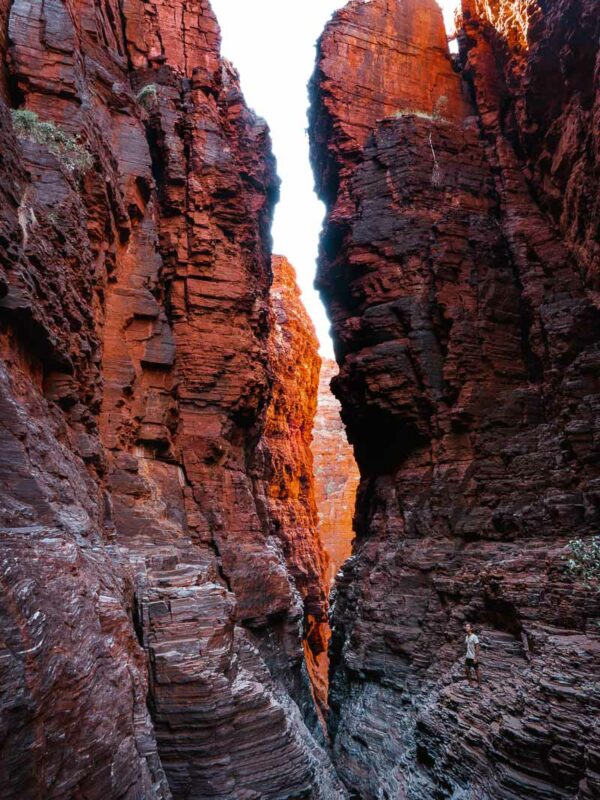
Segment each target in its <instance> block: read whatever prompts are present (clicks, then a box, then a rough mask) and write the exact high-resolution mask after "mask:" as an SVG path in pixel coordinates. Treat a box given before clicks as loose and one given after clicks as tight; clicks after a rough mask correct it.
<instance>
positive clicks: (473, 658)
mask: <svg viewBox="0 0 600 800" xmlns="http://www.w3.org/2000/svg"><path fill="white" fill-rule="evenodd" d="M465 631H466V632H467V635H466V637H465V647H466V648H467V658H466V660H465V672H466V673H467V680H468V681H469V685H470V684H471V683H472V680H471V670H475V675H476V676H477V684H478V686H481V672H480V670H479V638H478V637H477V636H476V635H475V633H474V631H473V626H472V625H471V624H470V623H469V622H467V624H466V625H465Z"/></svg>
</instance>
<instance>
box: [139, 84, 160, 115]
mask: <svg viewBox="0 0 600 800" xmlns="http://www.w3.org/2000/svg"><path fill="white" fill-rule="evenodd" d="M137 101H138V103H139V104H140V105H141V106H142V107H143V108H145V109H146V111H149V110H150V109H151V108H152V107H153V106H155V105H156V103H157V101H158V88H157V86H156V84H155V83H149V84H148V85H147V86H144V87H143V88H142V89H140V91H139V92H138V94H137Z"/></svg>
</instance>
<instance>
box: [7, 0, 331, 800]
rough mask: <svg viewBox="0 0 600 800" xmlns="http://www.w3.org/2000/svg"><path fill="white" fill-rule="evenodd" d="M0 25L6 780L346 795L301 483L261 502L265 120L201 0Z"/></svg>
mask: <svg viewBox="0 0 600 800" xmlns="http://www.w3.org/2000/svg"><path fill="white" fill-rule="evenodd" d="M0 21H1V22H2V23H3V27H2V33H1V36H0V45H2V48H3V50H2V75H1V79H0V87H1V94H2V102H1V103H0V123H1V131H0V136H1V140H2V145H1V147H2V159H1V161H0V170H1V171H2V180H1V182H0V185H1V190H0V191H1V193H2V197H1V200H2V202H1V218H0V224H1V235H0V248H1V263H2V268H1V270H0V347H1V353H2V359H1V361H0V380H1V381H2V390H1V391H0V488H1V492H2V493H1V495H0V524H1V526H2V527H1V529H0V536H1V540H2V541H1V556H2V557H1V561H0V564H1V567H0V569H1V572H0V581H1V585H2V591H1V594H0V656H1V657H0V677H1V678H2V680H1V686H2V690H1V691H2V694H1V696H0V697H1V699H0V712H1V713H0V785H1V786H2V796H3V798H7V799H8V798H20V799H22V798H38V797H39V798H44V800H52V799H53V798H65V799H66V798H74V797H86V798H103V799H104V798H114V799H115V800H116V799H117V798H128V799H129V798H131V799H133V798H139V799H140V800H141V798H144V800H149V798H165V800H166V798H170V797H174V798H203V797H212V798H222V800H225V798H229V799H230V800H234V799H235V800H244V799H245V800H250V798H259V797H260V798H273V800H274V799H275V798H284V797H285V798H291V797H305V796H311V797H316V798H317V797H323V798H329V797H338V796H341V790H340V789H339V785H338V783H337V780H336V778H335V777H334V775H333V773H332V770H331V767H330V765H329V763H328V759H327V756H326V755H325V752H324V750H322V748H321V747H320V745H318V744H317V741H316V738H315V737H317V738H322V737H321V736H320V733H319V729H318V724H317V721H316V720H317V712H316V708H315V705H314V703H313V701H312V695H311V685H310V681H309V674H308V670H307V666H306V659H305V657H304V649H305V648H306V650H307V652H308V653H309V654H310V655H311V657H312V658H318V657H320V655H321V653H322V647H323V636H322V635H321V636H319V635H317V634H318V633H319V631H321V633H322V625H323V621H324V619H325V615H326V600H325V592H324V589H323V586H324V581H325V578H324V575H323V570H324V568H325V567H324V562H323V556H322V552H321V551H320V549H318V547H317V546H316V540H315V537H314V528H313V527H312V524H313V523H312V518H313V515H314V509H313V505H312V501H311V500H310V487H309V486H308V487H304V489H305V491H304V493H303V494H298V496H297V497H295V502H296V506H295V508H296V513H297V517H294V516H293V514H292V512H291V511H290V513H289V514H287V515H286V514H285V513H283V512H282V513H279V516H278V509H277V503H276V502H275V500H276V498H274V492H273V487H274V476H273V473H272V471H271V470H270V469H267V466H268V464H267V463H266V459H265V453H266V452H269V453H271V454H272V455H273V454H275V453H277V448H278V444H277V442H271V443H270V442H269V436H268V435H267V434H266V432H265V426H266V427H267V428H269V426H271V433H272V436H274V435H275V433H276V432H275V431H274V430H273V428H274V426H273V420H274V419H276V417H277V412H275V411H274V410H273V409H274V406H273V402H274V401H273V400H272V391H273V386H274V385H275V386H277V385H278V382H279V384H280V383H281V382H282V381H285V380H287V379H288V376H287V374H286V375H282V374H281V370H282V369H283V364H282V362H278V361H270V358H271V357H272V356H273V352H271V353H270V347H271V345H270V342H272V341H273V340H272V336H274V335H280V334H277V333H273V327H274V323H273V319H274V313H276V314H279V315H281V314H283V313H286V312H285V311H284V310H282V309H284V308H285V303H286V302H287V300H288V297H287V296H286V297H284V298H282V299H281V301H278V304H277V306H276V308H275V310H273V308H272V307H271V301H270V296H269V293H270V286H271V280H272V270H271V252H270V246H271V244H270V234H269V227H270V221H271V213H272V208H273V203H274V201H275V200H276V197H277V189H278V184H277V178H276V176H275V171H274V161H273V158H272V156H271V153H270V144H269V136H268V131H267V128H266V125H265V123H264V122H263V121H262V120H260V119H258V118H256V116H255V115H254V114H253V113H252V112H251V111H249V110H248V109H247V107H246V106H245V104H244V101H243V97H242V95H241V93H240V89H239V84H238V80H237V75H236V74H235V72H234V70H233V69H232V68H231V66H230V65H229V64H228V63H227V62H225V61H223V60H222V59H221V58H220V56H219V38H220V37H219V29H218V25H217V22H216V20H215V18H214V16H213V14H212V12H211V10H210V6H209V5H208V3H207V2H204V0H200V1H199V2H194V3H180V2H177V1H171V2H169V0H154V1H153V2H150V3H148V2H141V0H124V1H123V2H117V0H109V2H106V3H96V2H93V0H78V1H77V2H76V0H68V1H67V2H46V3H31V2H26V1H25V0H13V2H11V3H2V4H0ZM7 106H10V107H12V110H13V113H12V116H13V121H14V123H15V126H14V128H13V125H11V109H10V108H8V107H7ZM15 112H17V113H15ZM23 112H33V114H31V113H30V114H27V113H25V114H24V113H23ZM34 114H37V118H36V117H35V116H34ZM15 132H17V133H18V134H19V135H18V138H17V136H16V135H15ZM290 291H291V290H290ZM288 294H289V292H288ZM287 313H289V314H290V315H291V316H293V315H294V314H295V313H296V312H295V311H294V309H292V310H290V311H289V312H287ZM301 322H302V320H300V321H299V322H298V325H300V324H301ZM295 332H296V331H294V333H295ZM281 335H283V334H281ZM311 342H312V340H311V334H310V332H308V333H306V334H305V338H304V339H303V343H302V345H300V347H301V348H302V347H304V349H305V350H306V352H307V353H309V352H311V355H310V356H309V358H310V359H312V361H310V364H312V372H311V373H310V376H309V377H310V380H308V378H307V380H306V383H305V390H306V394H307V396H308V395H309V393H310V391H311V390H312V389H311V387H312V386H313V384H314V383H315V381H316V372H315V369H316V367H315V365H316V359H317V356H316V353H314V348H313V351H311V346H312V345H311ZM293 346H294V347H295V346H296V345H293ZM290 347H292V345H290ZM307 357H308V356H307ZM307 369H308V370H309V371H310V369H311V368H310V366H309V367H307ZM311 381H312V383H311ZM312 403H313V405H314V400H313V401H312ZM312 410H313V409H312V406H311V403H310V402H309V400H308V399H307V398H305V405H304V406H302V407H300V406H298V407H297V408H296V409H295V411H296V415H297V418H298V419H297V421H298V425H299V427H302V426H304V428H303V429H306V428H307V427H308V426H309V425H310V415H311V413H312ZM303 411H305V412H306V419H301V416H302V413H303ZM301 455H302V454H301V453H300V451H299V450H298V452H296V451H295V450H290V451H289V453H288V464H289V468H290V473H291V475H292V478H293V479H294V480H296V479H297V480H298V481H299V482H302V481H303V480H305V479H306V476H307V470H308V467H307V463H302V464H300V465H297V464H296V462H295V459H296V458H297V457H299V456H301ZM274 458H275V457H274V455H273V460H274ZM305 504H306V508H304V505H305ZM291 507H292V506H291V505H290V506H289V508H290V509H291ZM279 510H281V509H279ZM302 515H304V516H302ZM291 525H293V526H294V527H293V529H292V528H290V527H289V526H291ZM303 525H306V529H304V528H303V527H302V526H303ZM304 535H306V540H305V541H304V539H303V537H304ZM313 546H314V547H315V550H314V551H313V549H312V548H313ZM315 631H316V632H317V633H315ZM309 728H310V729H312V732H311V730H309ZM313 733H314V735H313Z"/></svg>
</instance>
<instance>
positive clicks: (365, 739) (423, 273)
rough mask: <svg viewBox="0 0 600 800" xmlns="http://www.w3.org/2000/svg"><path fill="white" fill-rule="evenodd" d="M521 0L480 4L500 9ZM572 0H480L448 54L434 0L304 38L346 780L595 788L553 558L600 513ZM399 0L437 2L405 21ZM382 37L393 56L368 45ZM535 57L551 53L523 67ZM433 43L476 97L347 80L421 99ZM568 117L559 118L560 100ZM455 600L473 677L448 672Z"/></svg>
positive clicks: (595, 769)
mask: <svg viewBox="0 0 600 800" xmlns="http://www.w3.org/2000/svg"><path fill="white" fill-rule="evenodd" d="M523 5H525V6H527V5H529V6H532V5H533V4H508V3H506V4H502V8H503V9H504V11H503V14H504V16H505V17H507V16H508V17H514V14H515V13H516V11H518V8H520V7H522V6H523ZM592 5H593V4H589V5H587V6H586V5H585V4H579V3H575V2H564V3H557V4H550V6H551V7H548V8H547V10H546V11H544V10H543V8H542V6H541V5H539V6H538V7H537V8H536V17H535V24H533V23H532V24H531V25H530V26H529V27H528V28H527V34H526V37H527V39H526V42H527V46H523V40H519V39H518V37H517V38H516V39H513V38H512V37H511V35H508V36H506V37H505V36H504V31H505V30H506V29H503V28H502V26H500V25H498V26H497V27H496V28H495V33H494V32H493V31H492V30H491V26H492V25H494V24H495V23H496V22H497V20H498V16H497V11H498V6H497V5H494V4H488V5H487V6H486V7H485V8H488V9H491V11H490V18H487V21H486V18H483V19H482V18H481V17H479V18H477V19H475V18H474V17H473V16H471V17H470V18H468V19H467V17H466V14H465V29H464V32H463V33H462V34H461V41H462V63H463V64H464V65H465V69H464V73H463V74H462V76H461V75H458V74H456V72H455V71H454V67H453V64H452V62H451V60H450V58H449V57H448V56H447V55H444V49H445V43H444V40H443V31H442V26H441V15H440V12H439V10H438V9H437V8H436V7H435V5H434V3H427V2H426V3H421V4H419V9H418V12H417V11H416V10H415V6H414V5H413V4H412V3H411V2H407V3H399V4H395V3H388V2H385V0H374V2H372V3H369V4H364V5H363V4H359V3H350V4H349V5H348V6H347V7H346V9H345V10H344V11H342V12H340V13H338V14H337V15H335V16H334V19H333V21H332V22H331V23H330V24H329V26H328V27H327V29H326V31H325V33H324V35H323V37H322V39H321V41H320V43H319V48H318V55H317V68H316V72H315V79H314V83H313V88H312V92H313V106H312V111H311V139H312V148H313V162H314V166H315V170H316V179H317V185H318V186H319V187H320V191H321V194H322V197H323V198H324V200H325V201H326V202H327V204H328V216H327V220H326V225H325V230H324V233H323V238H322V243H321V256H320V266H319V277H318V282H319V286H320V289H321V293H322V296H323V298H324V300H325V302H326V304H327V305H328V307H329V311H330V314H331V317H332V322H333V331H334V337H335V341H336V353H337V356H338V362H339V364H340V376H339V378H337V379H335V380H334V390H335V393H336V394H337V396H338V397H339V398H340V400H341V402H342V406H343V418H344V422H345V423H346V426H347V429H348V432H349V438H350V441H351V442H352V444H353V445H354V448H355V452H356V455H357V461H358V464H359V468H360V471H361V485H360V489H359V495H358V507H357V518H356V527H357V540H356V543H355V547H354V557H353V558H352V559H351V560H350V562H348V564H347V566H346V567H345V569H344V572H343V575H342V577H341V578H340V579H338V581H337V588H336V593H335V598H336V599H335V605H334V616H333V644H332V650H331V691H330V706H331V709H332V715H331V719H330V730H331V734H332V737H333V740H334V755H335V760H336V765H337V768H338V771H339V773H340V775H341V776H342V778H343V780H344V781H345V783H346V784H347V786H348V787H349V789H350V791H351V795H352V796H353V797H360V798H361V799H362V800H372V799H373V800H374V799H375V798H380V797H390V798H391V797H394V798H395V797H407V798H413V800H415V799H416V798H419V799H421V798H422V799H423V800H425V798H428V799H429V798H432V797H440V798H455V799H456V798H462V797H465V798H466V797H477V798H478V800H486V799H488V798H490V799H491V798H493V799H494V800H500V799H502V800H508V798H510V799H511V800H516V798H528V800H531V799H532V798H534V799H535V800H542V798H549V797H553V798H559V797H561V798H573V799H574V800H575V798H577V800H583V798H586V799H587V798H592V797H596V796H598V795H599V794H600V762H599V761H598V753H599V751H600V747H599V744H600V743H599V741H598V736H597V731H596V728H595V727H594V720H595V718H596V716H597V702H598V693H597V675H598V670H599V668H600V638H599V634H598V628H597V625H596V622H597V618H598V615H599V613H600V606H599V600H598V597H597V595H595V594H594V593H593V592H591V591H590V590H589V589H587V588H586V586H585V585H584V584H582V583H581V582H579V581H576V580H574V579H573V578H572V577H571V576H570V575H569V574H568V572H567V571H566V568H565V567H566V565H565V559H564V553H565V550H564V548H565V545H566V544H567V542H568V541H569V540H570V539H572V538H574V537H578V536H580V537H584V538H585V537H588V536H590V535H592V534H594V533H596V532H597V530H598V521H599V519H598V517H599V507H598V502H597V501H598V497H597V485H598V478H599V475H598V463H599V459H598V451H597V444H598V430H599V428H598V425H599V420H600V414H599V408H598V390H599V388H600V387H599V384H598V376H599V375H600V370H599V369H598V367H599V366H600V362H599V360H598V352H599V351H598V336H599V333H600V314H599V311H598V307H597V305H595V303H594V295H593V294H590V293H589V292H588V286H590V285H591V284H588V285H587V286H586V280H587V279H589V278H588V277H587V276H589V275H590V272H593V269H592V270H590V265H592V267H593V266H595V265H596V266H597V256H596V248H597V229H596V228H595V227H594V225H595V222H594V213H593V210H594V203H595V199H594V200H593V201H592V202H591V203H586V202H585V201H584V199H583V198H595V197H596V194H597V191H596V189H595V186H596V183H595V182H596V180H597V175H596V173H595V172H594V171H593V169H590V168H589V164H590V163H593V159H594V157H595V156H594V153H595V150H594V147H593V143H594V142H595V138H594V137H595V136H597V124H596V125H595V124H594V120H593V114H594V113H595V112H594V111H593V110H592V106H591V105H590V103H589V98H590V94H591V93H593V92H591V87H592V86H595V85H596V84H594V80H595V78H594V72H593V68H594V64H595V63H597V61H596V59H597V37H596V38H594V36H593V35H592V34H593V31H594V30H595V27H594V26H596V25H597V14H596V15H594V13H593V10H592ZM555 6H556V7H555ZM559 9H560V11H559ZM414 14H418V15H422V14H428V15H430V16H431V18H432V19H436V20H437V22H436V23H435V24H433V23H431V24H430V25H429V26H426V27H424V28H417V26H416V24H408V23H405V22H404V20H405V19H406V16H407V15H408V16H411V15H414ZM417 18H419V17H417ZM365 24H367V25H368V31H367V32H365V30H364V27H365ZM579 24H583V25H584V26H586V27H585V30H586V31H587V33H588V34H590V35H589V36H588V35H587V34H586V35H585V40H584V34H581V36H580V35H579V33H578V28H579ZM590 24H591V27H590ZM511 25H512V23H511ZM509 27H510V26H509ZM390 29H393V30H394V31H395V34H394V37H395V38H393V39H391V40H390V39H389V38H388V35H387V32H388V31H389V30H390ZM511 30H512V27H511ZM499 37H500V38H501V39H502V41H499ZM576 42H577V43H578V44H579V49H578V52H577V55H575V50H574V45H575V43H576ZM340 43H343V46H341V44H340ZM396 47H398V49H401V50H402V51H403V52H405V53H407V55H406V58H407V59H408V60H410V61H412V65H411V66H410V67H407V66H405V67H404V69H403V70H401V69H400V67H398V68H395V67H393V65H392V67H390V63H391V62H390V58H389V57H388V50H389V49H390V48H392V49H394V48H396ZM355 51H356V52H358V53H360V54H361V55H360V59H358V57H356V58H355V56H354V52H355ZM500 53H503V54H504V56H503V57H502V58H501V57H500V55H499V54H500ZM557 54H558V55H557ZM556 59H558V60H559V63H560V64H562V65H563V67H566V65H569V64H570V65H571V66H572V67H573V69H571V70H570V71H567V72H562V73H561V72H560V70H559V72H558V73H555V72H552V71H551V72H550V76H551V77H550V80H549V81H548V82H547V83H546V84H542V76H543V75H544V74H545V69H546V67H545V63H546V62H547V61H548V60H550V62H552V63H556ZM363 64H367V65H368V68H366V69H365V68H364V67H363V66H362V65H363ZM431 64H436V65H437V69H439V70H443V74H444V81H445V82H446V83H454V85H455V88H454V90H453V91H452V92H449V95H450V96H459V95H460V92H461V82H462V84H463V86H464V83H465V81H468V82H469V83H470V88H471V92H472V97H473V98H474V101H475V102H476V105H474V106H473V107H472V108H471V109H469V107H468V104H467V101H466V100H465V102H464V104H463V105H460V104H459V103H450V104H449V111H448V112H444V113H442V114H440V115H430V116H427V114H426V113H420V114H402V115H400V116H397V115H395V114H390V113H388V110H387V107H386V104H385V102H382V103H379V104H378V106H377V109H378V110H377V113H376V114H374V115H373V114H370V113H369V112H368V111H365V109H364V104H363V103H356V104H355V105H352V104H348V103H347V102H346V101H345V99H344V98H348V97H351V96H352V93H353V91H354V87H355V86H356V85H357V84H360V86H361V87H364V86H365V84H366V85H368V86H372V87H375V89H374V90H375V91H377V92H380V91H381V88H380V87H386V86H388V85H389V83H390V81H392V78H393V77H395V78H396V79H397V80H398V82H399V88H395V89H394V93H393V103H394V105H399V106H402V105H405V106H406V107H408V108H410V107H411V106H413V104H415V103H416V102H419V103H420V104H421V105H420V108H419V109H415V110H418V111H421V112H427V110H428V107H427V105H426V101H427V98H428V97H429V87H430V86H431V78H430V69H431ZM519 65H520V68H519V70H517V72H518V75H519V81H522V82H521V83H519V82H515V81H514V80H513V82H512V83H511V82H510V81H508V78H510V77H511V75H512V76H513V77H514V75H515V72H513V70H514V69H516V67H517V66H519ZM575 65H576V66H575ZM391 68H393V70H394V74H393V76H390V75H383V76H382V75H381V74H380V73H381V70H389V69H391ZM419 74H420V75H422V76H423V86H422V87H421V96H419V93H418V92H417V93H416V94H415V86H414V80H413V78H412V77H411V76H414V75H419ZM534 75H535V76H537V77H536V79H535V80H536V81H537V83H536V89H535V93H534V94H532V93H531V86H532V84H531V82H530V81H532V80H533V76H534ZM403 76H406V78H405V85H406V89H405V91H406V100H404V99H403V96H402V82H403ZM596 77H597V76H596ZM563 86H564V87H566V88H565V89H564V91H563V88H562V87H563ZM523 92H524V93H525V95H526V96H527V98H526V102H525V104H524V103H523ZM360 93H361V96H362V94H364V93H365V90H364V88H361V90H360ZM415 98H416V99H415ZM557 98H558V100H557ZM569 98H570V99H569ZM586 98H587V99H586ZM563 102H564V103H566V105H564V106H563V105H562V103H563ZM379 109H383V113H381V112H380V111H379ZM550 109H553V110H552V111H550ZM577 109H579V110H577ZM354 115H355V116H354ZM382 117H384V118H382ZM439 117H443V118H442V119H440V118H439ZM575 118H576V119H577V120H578V125H580V128H579V129H578V131H579V133H577V134H576V133H575V132H574V133H573V136H572V137H570V136H569V134H567V133H566V132H564V133H563V129H562V128H561V121H562V123H564V124H571V123H570V122H569V121H573V119H575ZM507 121H508V122H507ZM365 126H366V128H368V130H366V131H365ZM554 126H557V127H554ZM358 128H360V130H362V131H363V135H362V137H360V138H358V137H356V139H355V141H354V143H353V144H352V152H351V157H350V158H349V145H348V135H347V131H348V129H358ZM558 131H561V134H560V135H557V132H558ZM520 142H524V143H527V147H525V145H521V144H520ZM562 154H568V155H567V162H565V163H570V164H573V167H574V168H573V171H570V172H569V170H566V171H565V172H564V173H563V172H562V170H561V168H560V167H558V164H559V163H560V162H561V159H562ZM552 164H554V166H555V167H556V168H557V169H554V167H553V166H552ZM557 187H558V188H557ZM563 191H564V192H565V194H564V199H563V200H559V201H558V202H554V203H553V202H552V197H553V196H555V195H556V196H558V195H559V194H560V193H561V192H563ZM575 219H577V220H578V223H577V224H576V225H575V226H574V225H573V222H574V220H575ZM467 620H470V621H472V622H473V623H474V624H475V625H476V628H477V630H478V631H479V632H480V635H481V642H482V669H483V675H484V686H483V689H482V691H481V692H479V691H478V690H476V689H475V688H470V687H469V686H468V685H467V683H466V681H465V680H464V676H463V657H464V652H463V651H464V644H463V640H464V633H463V625H464V623H465V621H467Z"/></svg>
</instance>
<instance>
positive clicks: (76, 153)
mask: <svg viewBox="0 0 600 800" xmlns="http://www.w3.org/2000/svg"><path fill="white" fill-rule="evenodd" d="M12 121H13V129H14V131H15V133H16V135H17V137H18V138H19V139H27V140H28V141H30V142H37V144H41V145H43V146H44V147H46V148H47V149H48V151H49V152H50V153H52V154H53V155H55V156H56V157H57V158H58V160H59V161H60V163H61V164H62V166H63V167H64V168H65V169H66V170H67V171H68V172H70V173H72V174H78V175H81V174H83V173H84V172H87V171H88V170H90V169H91V168H92V167H93V165H94V157H93V156H92V154H91V153H90V151H89V150H88V149H87V148H86V147H85V145H84V144H82V143H81V142H80V141H79V140H78V139H76V138H75V137H74V136H71V135H70V134H68V133H66V132H65V131H63V130H62V128H59V127H58V125H55V124H54V122H44V121H43V120H41V119H40V118H39V117H38V115H37V114H36V113H35V111H28V110H26V109H13V111H12Z"/></svg>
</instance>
